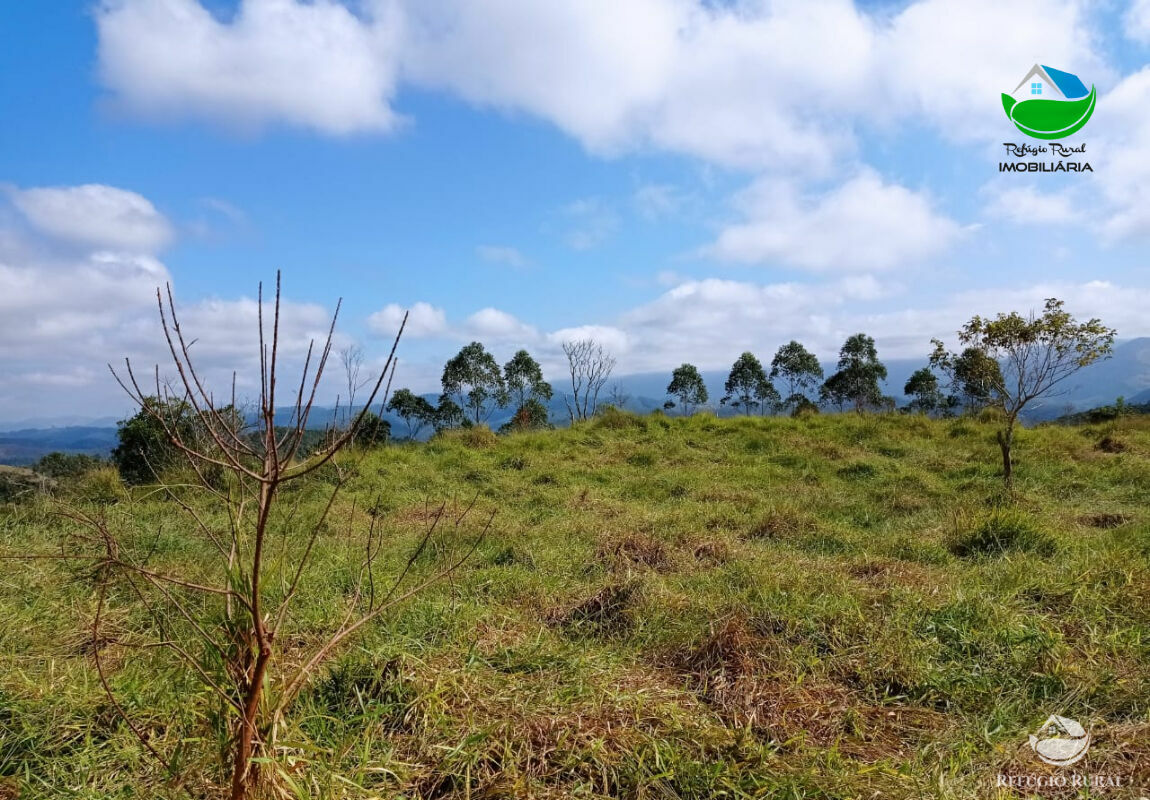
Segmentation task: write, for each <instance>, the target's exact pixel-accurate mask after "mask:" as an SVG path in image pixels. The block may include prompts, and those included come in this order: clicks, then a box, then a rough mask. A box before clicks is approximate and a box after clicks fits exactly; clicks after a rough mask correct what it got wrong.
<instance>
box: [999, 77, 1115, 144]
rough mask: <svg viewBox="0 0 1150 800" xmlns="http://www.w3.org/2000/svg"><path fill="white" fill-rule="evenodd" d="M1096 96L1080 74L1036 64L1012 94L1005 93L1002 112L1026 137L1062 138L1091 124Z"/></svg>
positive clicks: (1003, 94) (1092, 88)
mask: <svg viewBox="0 0 1150 800" xmlns="http://www.w3.org/2000/svg"><path fill="white" fill-rule="evenodd" d="M1097 97H1098V93H1097V91H1096V90H1095V88H1094V87H1093V86H1091V87H1090V88H1089V89H1087V88H1086V84H1084V83H1083V82H1082V80H1081V79H1080V78H1079V77H1078V76H1077V75H1075V74H1073V73H1070V72H1064V71H1063V70H1060V69H1055V68H1054V67H1047V66H1045V65H1042V64H1035V65H1034V66H1033V67H1031V68H1030V71H1029V72H1027V73H1026V77H1024V78H1023V79H1022V80H1021V81H1019V82H1018V85H1017V86H1015V87H1014V91H1013V92H1011V93H1010V94H1007V93H1006V92H1003V93H1002V110H1003V111H1005V112H1006V116H1007V117H1008V118H1009V119H1010V121H1011V122H1013V123H1014V125H1015V127H1016V128H1018V130H1020V131H1022V132H1023V133H1025V134H1026V135H1027V136H1033V137H1034V138H1035V139H1060V138H1062V137H1065V136H1069V135H1070V134H1072V133H1075V132H1076V131H1078V130H1079V129H1081V128H1082V126H1083V125H1085V124H1086V123H1087V121H1089V119H1090V115H1091V114H1093V113H1094V103H1095V101H1096V100H1097Z"/></svg>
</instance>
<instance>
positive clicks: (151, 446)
mask: <svg viewBox="0 0 1150 800" xmlns="http://www.w3.org/2000/svg"><path fill="white" fill-rule="evenodd" d="M165 426H166V427H165ZM116 427H117V430H116V438H117V439H118V440H119V444H118V445H117V446H116V448H115V449H114V450H112V462H113V463H114V464H115V465H116V468H117V469H118V470H119V471H120V477H122V478H123V479H124V482H125V483H128V484H143V483H152V482H154V481H156V480H158V479H159V477H160V475H161V473H163V471H164V470H166V469H168V468H169V467H171V466H173V465H174V464H176V463H177V462H182V461H183V459H182V457H181V451H180V447H179V445H177V443H176V442H175V441H174V440H173V436H175V437H178V438H179V440H180V441H181V442H183V444H184V446H185V447H191V446H192V445H193V444H194V443H195V440H196V413H195V409H194V408H192V406H191V404H189V403H187V402H185V401H183V400H175V399H166V400H161V399H160V398H158V397H154V396H148V397H144V398H142V402H141V408H140V410H139V411H138V412H136V414H134V415H133V416H131V417H129V418H128V419H122V420H120V421H119V422H117V423H116Z"/></svg>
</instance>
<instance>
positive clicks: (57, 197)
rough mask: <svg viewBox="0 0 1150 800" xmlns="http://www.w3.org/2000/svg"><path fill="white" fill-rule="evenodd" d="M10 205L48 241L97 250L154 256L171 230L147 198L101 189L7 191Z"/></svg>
mask: <svg viewBox="0 0 1150 800" xmlns="http://www.w3.org/2000/svg"><path fill="white" fill-rule="evenodd" d="M8 196H9V199H10V200H11V202H12V204H13V205H14V206H15V207H16V208H17V209H18V210H19V211H20V213H21V214H23V215H24V217H25V218H26V219H27V220H28V222H29V223H30V224H31V225H32V226H33V227H35V228H36V229H38V230H39V231H41V232H42V233H45V234H47V235H48V236H50V237H52V238H54V239H58V240H61V241H64V242H68V243H71V244H79V245H83V246H88V247H95V248H107V249H113V250H125V251H131V252H143V253H155V252H157V251H159V250H161V249H162V248H163V247H164V246H165V245H167V244H168V243H169V242H170V241H171V239H172V226H171V225H170V224H169V222H168V220H167V219H166V218H165V217H164V215H163V214H161V213H160V212H159V211H157V210H156V207H155V206H153V205H152V204H151V202H149V201H148V200H147V199H146V198H144V197H142V196H140V195H138V194H136V193H135V192H129V191H126V190H124V189H117V188H115V187H113V186H103V185H100V184H88V185H85V186H56V187H44V188H32V189H17V188H9V190H8Z"/></svg>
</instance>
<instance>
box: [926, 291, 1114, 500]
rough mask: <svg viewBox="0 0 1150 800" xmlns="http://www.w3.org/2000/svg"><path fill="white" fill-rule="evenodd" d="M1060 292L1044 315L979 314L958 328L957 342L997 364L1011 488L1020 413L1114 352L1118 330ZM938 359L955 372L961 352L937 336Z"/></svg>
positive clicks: (993, 384)
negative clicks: (1085, 314) (1079, 314)
mask: <svg viewBox="0 0 1150 800" xmlns="http://www.w3.org/2000/svg"><path fill="white" fill-rule="evenodd" d="M1065 305H1066V304H1065V303H1064V302H1063V301H1061V300H1059V299H1058V298H1056V297H1051V298H1048V299H1047V300H1046V304H1045V305H1044V306H1043V310H1042V313H1041V314H1036V313H1034V312H1033V311H1032V312H1031V313H1030V314H1028V315H1027V316H1023V315H1021V314H1019V313H1018V312H1017V311H1012V312H1010V313H1009V314H1003V313H1000V314H998V316H996V317H995V318H994V319H984V318H983V317H979V316H975V317H973V318H971V320H970V322H968V323H966V324H965V325H963V326H962V327H961V328H960V329H959V331H958V341H959V343H960V344H962V345H963V346H965V347H968V348H971V347H972V348H974V349H976V350H977V351H978V352H979V353H982V354H983V355H985V356H986V357H987V358H989V359H990V360H992V361H993V362H994V363H995V364H996V365H1001V368H1000V369H999V371H998V374H997V376H991V377H989V378H988V380H989V381H990V391H991V396H992V397H993V398H994V400H993V402H994V404H995V405H996V406H998V407H999V408H1001V409H1002V411H1003V413H1004V414H1005V415H1006V420H1005V423H1004V425H1003V426H1002V428H1001V429H1000V430H999V431H998V446H999V449H1000V451H1001V453H1002V477H1003V481H1004V482H1005V483H1006V485H1007V487H1011V486H1012V485H1013V481H1014V460H1013V452H1012V451H1013V446H1014V428H1015V426H1016V425H1017V423H1018V418H1019V415H1020V414H1021V413H1022V411H1023V409H1025V408H1026V407H1027V406H1028V405H1030V404H1031V403H1036V402H1041V401H1042V400H1043V399H1045V398H1049V397H1051V396H1053V395H1055V394H1058V393H1061V392H1056V391H1055V390H1056V389H1057V388H1058V387H1059V386H1061V385H1062V384H1063V383H1064V382H1065V381H1066V379H1067V378H1069V377H1070V376H1071V375H1073V374H1074V373H1076V372H1078V370H1080V369H1082V368H1084V367H1088V366H1090V365H1091V364H1093V363H1095V362H1097V361H1100V360H1103V359H1107V358H1109V357H1110V355H1111V353H1112V352H1113V347H1114V337H1115V336H1116V335H1117V334H1118V332H1117V331H1116V330H1115V329H1114V328H1108V327H1106V326H1105V325H1103V324H1102V321H1101V320H1099V319H1097V318H1093V319H1089V320H1087V321H1086V322H1078V321H1077V320H1076V319H1075V318H1074V317H1073V316H1071V315H1070V314H1069V312H1067V311H1066V309H1065ZM934 346H935V352H934V355H933V356H932V359H933V360H936V361H938V362H939V363H940V364H943V365H944V366H945V367H946V368H947V369H949V370H951V372H952V373H953V372H954V370H955V369H956V367H955V362H956V361H957V359H958V358H959V357H960V356H956V355H954V354H953V353H948V352H947V351H946V348H945V347H944V346H943V344H942V342H939V341H937V340H935V341H934Z"/></svg>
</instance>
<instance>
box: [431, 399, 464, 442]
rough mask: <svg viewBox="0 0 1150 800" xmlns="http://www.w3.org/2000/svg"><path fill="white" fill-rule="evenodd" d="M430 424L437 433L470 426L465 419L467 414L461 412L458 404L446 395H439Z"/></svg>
mask: <svg viewBox="0 0 1150 800" xmlns="http://www.w3.org/2000/svg"><path fill="white" fill-rule="evenodd" d="M431 424H432V425H433V426H434V427H435V430H436V432H437V433H438V432H439V431H446V430H450V429H451V428H459V427H468V426H470V425H471V420H469V419H468V418H467V414H465V413H464V412H463V409H462V408H460V407H459V404H458V403H456V402H455V401H454V400H452V399H451V398H450V397H448V396H447V395H445V394H441V395H440V396H439V402H438V404H437V405H436V407H435V414H434V415H433V416H432V418H431Z"/></svg>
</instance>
